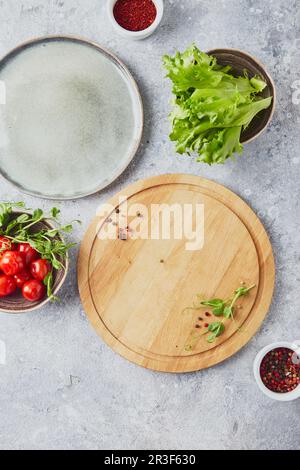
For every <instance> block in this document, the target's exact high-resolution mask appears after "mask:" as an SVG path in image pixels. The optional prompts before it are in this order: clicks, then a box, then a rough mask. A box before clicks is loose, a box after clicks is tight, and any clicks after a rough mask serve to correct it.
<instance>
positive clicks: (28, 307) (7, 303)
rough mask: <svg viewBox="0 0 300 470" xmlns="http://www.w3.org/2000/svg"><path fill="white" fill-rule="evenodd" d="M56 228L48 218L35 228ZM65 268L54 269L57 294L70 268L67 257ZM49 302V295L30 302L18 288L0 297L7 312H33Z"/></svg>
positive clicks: (0, 301) (54, 291)
mask: <svg viewBox="0 0 300 470" xmlns="http://www.w3.org/2000/svg"><path fill="white" fill-rule="evenodd" d="M14 215H15V216H18V215H21V212H15V213H14ZM45 227H47V228H50V229H54V228H56V227H55V225H53V224H52V223H51V222H50V221H48V220H43V221H42V222H39V223H37V224H36V225H35V226H34V227H33V230H36V231H38V230H41V229H42V228H45ZM63 265H64V267H65V269H60V270H54V271H53V294H54V295H57V293H58V291H59V289H60V288H61V286H62V285H63V283H64V281H65V279H66V276H67V272H68V268H69V260H68V259H66V260H64V262H63ZM48 302H50V299H49V297H45V298H44V299H42V300H40V301H37V302H29V300H26V299H24V297H23V296H22V293H21V290H20V289H18V290H17V291H16V292H15V293H14V294H12V295H10V296H7V297H0V312H5V313H26V312H31V311H33V310H37V309H38V308H41V307H43V306H44V305H46V304H47V303H48Z"/></svg>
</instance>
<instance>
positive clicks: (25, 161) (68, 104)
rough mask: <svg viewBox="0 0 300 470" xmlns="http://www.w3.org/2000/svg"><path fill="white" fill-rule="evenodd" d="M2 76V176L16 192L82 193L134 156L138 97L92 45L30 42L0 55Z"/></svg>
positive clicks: (112, 61)
mask: <svg viewBox="0 0 300 470" xmlns="http://www.w3.org/2000/svg"><path fill="white" fill-rule="evenodd" d="M0 80H1V81H2V82H4V84H5V88H6V104H2V105H0V173H1V174H2V175H3V176H4V177H5V178H6V179H7V180H9V181H10V182H12V183H13V184H14V185H15V186H17V187H18V188H19V189H20V190H21V191H23V192H25V193H29V194H31V195H34V196H39V197H44V198H50V199H74V198H79V197H83V196H86V195H89V194H92V193H95V192H97V191H99V190H100V189H102V188H104V187H105V186H107V185H108V184H110V183H111V182H112V181H113V180H115V179H116V178H117V177H118V176H119V175H120V174H121V173H122V171H123V170H124V169H125V168H126V167H127V165H128V164H129V162H130V161H131V160H132V158H133V157H134V155H135V153H136V151H137V148H138V146H139V143H140V139H141V135H142V129H143V107H142V101H141V97H140V94H139V91H138V88H137V85H136V83H135V81H134V79H133V78H132V76H131V75H130V73H129V72H128V70H127V68H126V67H125V66H124V65H123V64H122V63H121V62H120V61H119V60H118V59H117V58H116V57H114V56H113V55H112V54H111V53H109V52H107V51H105V50H104V49H102V48H101V47H100V46H98V45H97V44H94V43H90V42H88V41H85V40H83V39H78V38H71V37H47V38H40V39H36V40H34V41H30V42H28V43H25V44H22V45H21V46H19V47H17V48H16V49H15V50H13V51H12V52H10V53H9V54H8V55H7V56H5V57H4V58H3V59H2V61H1V62H0ZM2 88H3V87H2Z"/></svg>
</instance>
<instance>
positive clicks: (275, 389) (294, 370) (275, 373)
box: [253, 341, 300, 401]
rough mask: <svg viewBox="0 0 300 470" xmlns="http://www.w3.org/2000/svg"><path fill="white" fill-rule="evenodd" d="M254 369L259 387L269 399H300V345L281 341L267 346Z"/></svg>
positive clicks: (258, 357) (260, 354) (261, 352)
mask: <svg viewBox="0 0 300 470" xmlns="http://www.w3.org/2000/svg"><path fill="white" fill-rule="evenodd" d="M253 369H254V376H255V380H256V383H257V385H258V386H259V388H260V389H261V391H262V392H263V393H264V394H265V395H267V396H268V397H269V398H273V399H274V400H279V401H290V400H295V399H296V398H299V397H300V344H295V343H289V342H287V341H280V342H277V343H272V344H270V345H269V346H266V347H265V348H263V349H262V350H261V351H260V352H259V353H258V354H257V356H256V358H255V361H254V367H253Z"/></svg>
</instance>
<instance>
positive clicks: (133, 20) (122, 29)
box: [107, 0, 164, 40]
mask: <svg viewBox="0 0 300 470" xmlns="http://www.w3.org/2000/svg"><path fill="white" fill-rule="evenodd" d="M107 13H108V17H109V19H110V22H111V24H112V25H113V27H114V28H115V30H116V31H117V32H118V33H119V34H120V35H121V36H123V37H125V38H128V39H134V40H138V39H145V38H146V37H148V36H150V35H151V34H153V33H154V31H155V30H156V29H157V28H158V26H159V24H160V22H161V20H162V17H163V13H164V3H163V0H108V1H107Z"/></svg>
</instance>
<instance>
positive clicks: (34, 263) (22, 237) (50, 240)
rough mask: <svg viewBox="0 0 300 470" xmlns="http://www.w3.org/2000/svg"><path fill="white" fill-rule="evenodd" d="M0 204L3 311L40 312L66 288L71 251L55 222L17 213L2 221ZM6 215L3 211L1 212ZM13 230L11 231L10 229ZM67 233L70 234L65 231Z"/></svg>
mask: <svg viewBox="0 0 300 470" xmlns="http://www.w3.org/2000/svg"><path fill="white" fill-rule="evenodd" d="M1 206H2V205H1V204H0V311H1V312H6V313H24V312H29V311H32V310H36V309H38V308H41V307H42V306H44V305H45V304H46V303H48V302H50V301H51V300H52V301H53V300H56V299H57V297H56V296H57V293H58V291H59V289H60V288H61V286H62V285H63V283H64V281H65V278H66V275H67V271H68V265H69V261H68V249H69V247H70V246H72V244H69V245H66V244H65V242H64V239H63V238H62V235H61V232H62V231H64V229H65V228H66V227H68V229H69V230H70V227H71V225H69V226H65V227H61V226H60V227H58V226H57V225H56V224H55V219H56V216H57V213H58V212H59V211H57V210H56V212H55V214H54V215H55V216H54V217H53V218H52V217H50V218H49V219H48V218H43V212H42V211H41V210H40V209H38V210H37V211H40V212H37V211H35V212H34V213H33V214H28V212H16V211H14V210H12V206H9V208H10V210H9V213H8V214H6V218H5V217H4V218H2V222H3V220H4V223H2V227H1ZM2 214H3V211H2ZM10 227H11V228H10ZM66 231H67V230H66Z"/></svg>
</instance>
